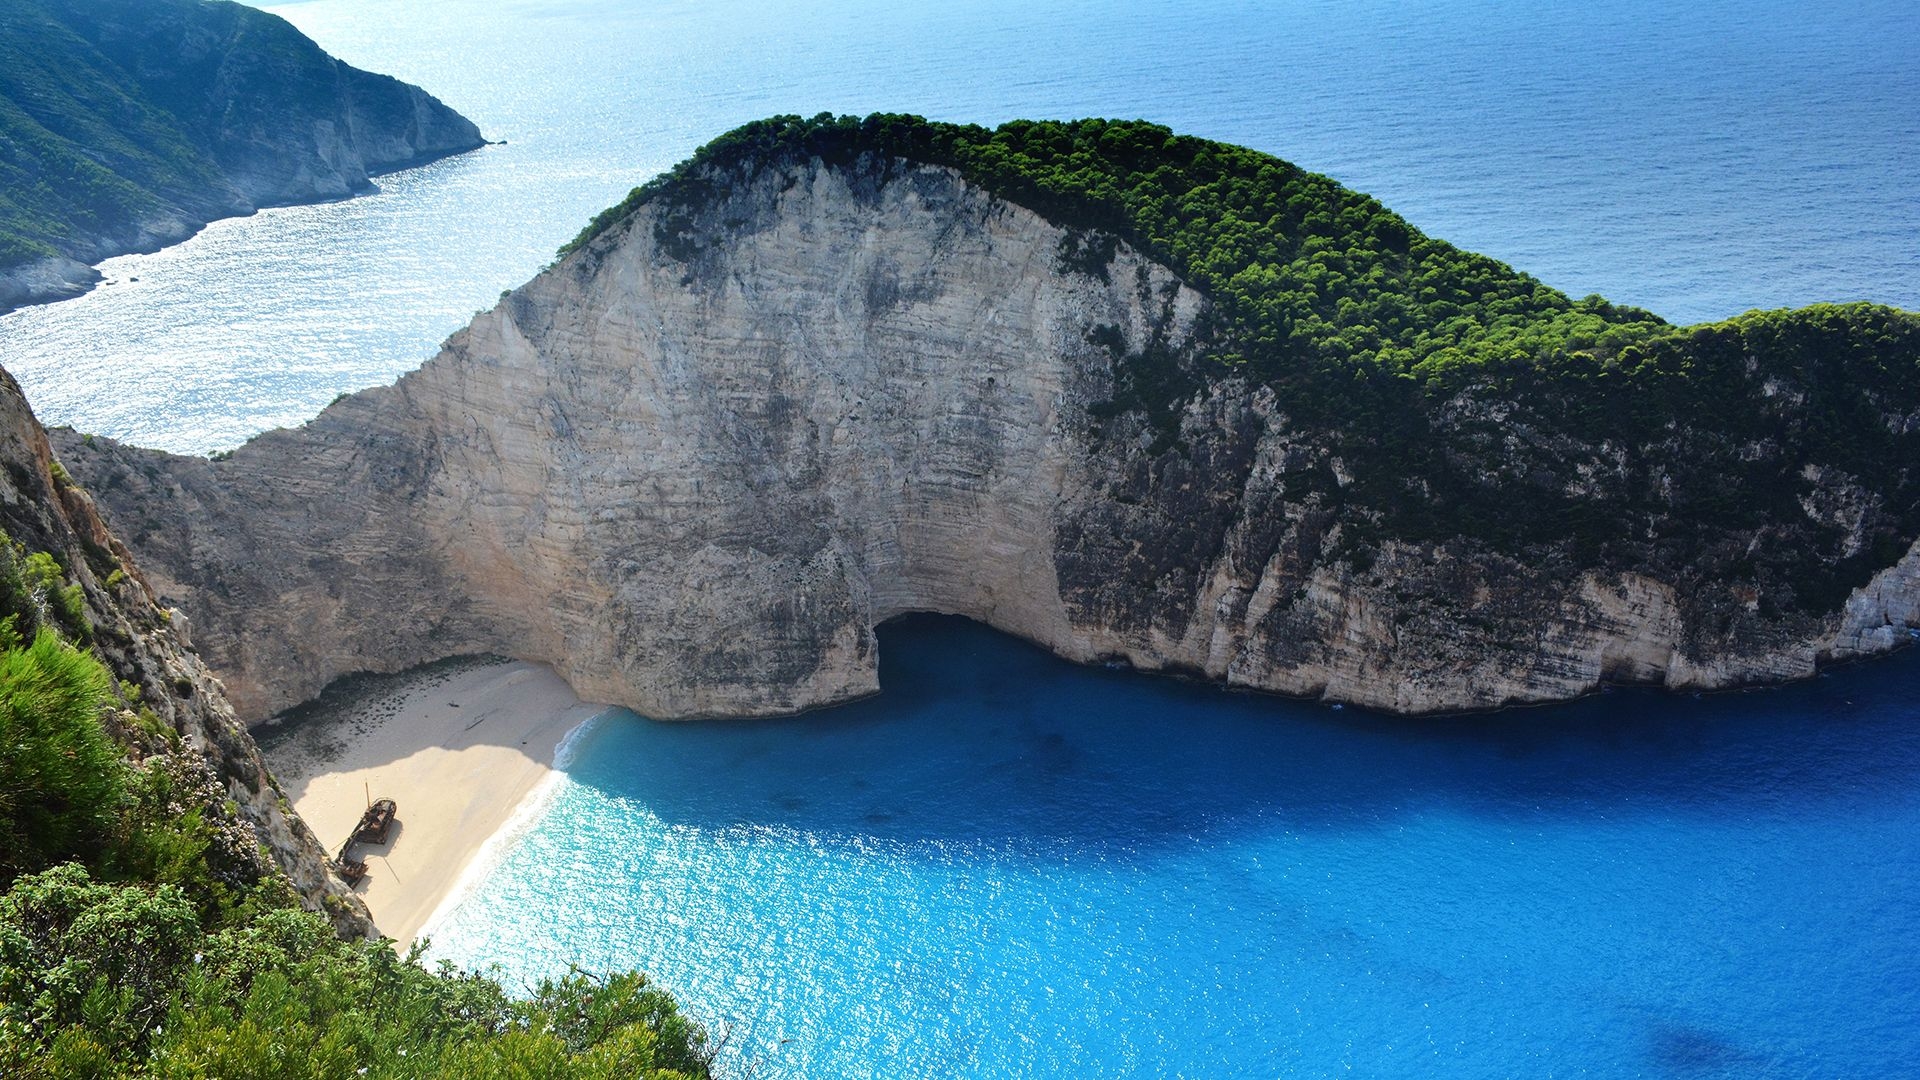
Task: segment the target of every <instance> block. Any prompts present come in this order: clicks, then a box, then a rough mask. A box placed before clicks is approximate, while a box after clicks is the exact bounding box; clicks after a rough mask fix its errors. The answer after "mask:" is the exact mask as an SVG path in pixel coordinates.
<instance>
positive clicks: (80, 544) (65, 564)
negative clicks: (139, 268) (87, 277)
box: [0, 371, 374, 937]
mask: <svg viewBox="0 0 1920 1080" xmlns="http://www.w3.org/2000/svg"><path fill="white" fill-rule="evenodd" d="M0 529H3V530H4V531H5V533H6V535H7V537H8V538H9V539H10V540H11V541H12V542H14V543H17V544H19V545H21V546H22V547H23V548H24V549H25V550H26V551H28V552H45V553H48V554H50V555H52V556H54V558H55V559H56V560H57V561H58V562H59V564H60V565H61V567H62V568H63V569H64V570H65V572H66V575H67V577H68V578H69V579H70V580H71V581H73V582H75V583H77V584H79V585H80V586H81V589H82V593H83V595H84V598H85V605H86V621H87V623H88V625H89V626H90V627H91V630H92V636H93V641H92V648H93V651H94V653H95V655H97V656H98V657H99V659H100V660H101V662H102V663H104V664H106V666H107V668H108V670H109V671H111V672H112V673H113V676H114V678H115V679H116V680H117V682H118V684H119V688H120V689H119V695H120V698H121V699H122V700H121V701H119V702H117V703H116V704H117V705H119V706H120V707H122V708H123V709H124V710H126V715H128V716H131V715H132V710H134V709H144V710H150V711H151V714H152V718H153V719H154V720H156V721H157V724H158V727H157V729H156V730H157V731H158V732H160V733H164V736H165V737H164V738H163V739H162V740H161V741H159V742H157V743H154V742H152V740H153V739H154V737H155V731H149V730H146V729H143V728H141V727H139V726H137V725H136V726H128V727H126V728H125V729H124V730H119V731H117V732H116V733H117V735H118V736H119V738H120V739H121V741H122V742H123V743H124V744H128V745H129V748H130V751H131V752H132V753H133V754H134V755H135V756H136V757H151V756H155V755H163V754H169V753H174V752H175V747H174V746H173V745H172V740H174V739H177V740H178V749H179V750H181V751H184V753H183V754H180V755H179V756H180V757H182V758H183V759H184V760H186V761H190V762H191V761H203V762H204V776H203V777H201V778H200V779H203V780H204V781H205V783H204V785H203V786H204V789H205V790H206V791H208V792H209V793H211V796H212V797H211V800H210V801H209V802H208V803H207V804H206V805H204V806H202V807H201V812H202V813H203V814H204V815H205V818H204V819H205V820H206V821H207V822H208V823H209V824H211V825H213V826H215V828H216V830H218V829H219V826H220V825H221V823H222V822H225V821H231V820H232V818H233V816H235V815H237V816H238V818H239V819H240V820H241V821H242V822H244V823H245V824H246V825H247V826H250V827H251V829H250V832H251V836H252V837H253V839H249V840H245V841H244V842H243V843H244V846H245V847H246V849H247V850H245V851H241V852H237V853H235V858H237V859H240V860H248V859H258V858H259V854H258V852H259V851H264V852H265V853H266V855H267V857H268V859H269V860H270V865H271V867H272V868H274V869H277V870H278V871H279V872H280V873H283V874H284V875H285V876H286V878H287V880H288V881H289V883H290V884H291V885H292V887H293V889H294V891H295V893H297V894H298V895H299V897H300V898H301V901H302V902H303V903H304V904H305V905H306V906H307V907H308V908H310V909H312V910H315V911H320V912H323V913H324V914H326V915H327V916H328V918H329V919H330V920H332V922H333V924H334V927H335V928H336V929H337V930H339V931H340V932H341V933H342V934H345V935H348V936H354V937H367V936H372V934H373V933H374V927H373V923H372V921H371V919H370V918H369V917H368V915H367V910H366V906H365V905H364V904H363V903H361V901H360V899H359V897H358V896H356V895H355V894H354V893H353V891H352V890H351V889H349V888H348V887H347V886H346V885H345V884H344V883H342V882H341V881H340V880H339V879H338V878H337V877H335V876H334V875H333V873H332V871H331V870H330V868H329V864H328V861H327V856H326V852H325V851H324V850H323V849H322V848H321V846H320V844H319V841H317V840H316V839H315V838H314V836H313V833H312V831H311V830H309V829H308V828H307V826H306V824H305V823H304V822H302V821H301V820H300V818H299V816H298V815H297V814H295V813H294V812H293V809H292V807H291V805H290V804H289V803H288V801H287V800H286V798H285V796H284V795H283V794H282V793H281V791H280V788H279V786H278V785H277V784H276V783H275V782H274V779H273V776H272V775H271V774H270V773H269V772H268V771H267V766H266V763H265V762H264V761H263V760H262V759H261V757H260V750H259V747H258V746H256V745H255V744H254V741H253V738H252V737H251V736H250V735H248V734H247V731H246V729H245V728H244V727H243V726H242V725H241V724H240V722H239V721H238V720H237V719H236V718H235V716H234V712H233V707H232V706H231V705H229V704H228V703H227V700H226V695H225V692H224V689H223V687H222V686H221V685H220V681H219V680H218V679H217V678H215V677H214V675H213V673H212V672H211V671H209V670H208V669H207V666H206V665H205V664H204V663H202V662H201V660H200V658H199V657H198V656H197V655H195V654H194V652H193V649H192V646H191V645H190V644H189V643H188V641H187V637H186V633H185V626H184V620H183V619H180V618H178V617H174V616H172V615H170V614H169V612H168V611H167V610H166V609H164V608H162V607H161V606H159V605H158V604H157V603H156V601H155V596H154V594H153V591H152V588H151V587H150V586H149V584H148V583H147V581H146V579H145V577H144V576H143V575H142V574H141V573H140V571H139V568H138V567H137V566H136V565H135V563H134V561H133V557H132V555H131V553H129V552H128V551H127V549H126V548H125V546H123V545H122V544H121V543H120V540H119V538H118V537H116V536H115V535H113V533H112V532H110V531H109V530H108V529H107V527H106V525H105V523H104V522H103V521H102V520H101V518H100V515H99V514H98V513H97V512H96V510H95V508H94V504H93V500H92V499H91V498H89V497H88V495H87V493H86V492H84V491H82V490H81V489H80V488H78V487H76V486H75V485H74V484H73V482H72V481H71V480H70V479H69V478H68V477H67V476H66V474H65V473H64V472H63V471H61V470H60V469H59V468H58V466H57V465H56V464H55V462H54V457H53V453H52V449H51V447H49V445H48V443H47V438H46V433H45V432H44V431H42V430H41V427H40V424H39V423H38V421H36V420H35V419H34V417H33V413H32V411H31V410H29V408H28V407H27V403H26V400H25V399H24V398H23V397H22V396H21V394H20V388H19V387H18V386H17V385H16V384H15V383H14V381H13V378H12V377H11V376H9V375H8V374H6V372H4V371H0ZM114 727H115V725H113V724H110V725H109V728H110V730H112V729H113V728H114ZM194 768H195V769H196V770H201V769H202V766H200V765H198V764H196V765H195V766H194ZM193 790H195V789H194V788H193V787H191V786H189V787H187V788H186V789H185V790H184V791H182V793H181V794H180V797H181V798H187V799H190V798H192V797H193V796H192V792H193ZM229 801H230V802H231V804H232V805H231V806H228V805H226V804H227V803H228V802H229ZM241 835H243V836H244V835H247V830H241ZM254 840H257V841H258V846H257V849H256V847H255V844H254ZM263 869H264V868H263ZM267 872H271V871H270V870H269V871H267Z"/></svg>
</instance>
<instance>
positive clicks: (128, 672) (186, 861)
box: [0, 371, 712, 1080]
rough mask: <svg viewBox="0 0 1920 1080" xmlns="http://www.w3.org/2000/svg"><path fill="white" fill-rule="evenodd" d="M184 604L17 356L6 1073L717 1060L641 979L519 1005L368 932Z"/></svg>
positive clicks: (595, 1072)
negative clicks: (233, 703)
mask: <svg viewBox="0 0 1920 1080" xmlns="http://www.w3.org/2000/svg"><path fill="white" fill-rule="evenodd" d="M184 623H185V619H184V617H182V616H179V615H177V614H174V613H171V612H169V611H168V610H167V609H165V608H162V607H159V606H157V605H156V604H155V603H154V599H153V595H152V593H151V590H150V589H149V588H148V586H147V583H146V582H145V580H144V579H143V578H142V576H141V574H140V571H139V569H138V568H137V567H136V566H135V565H134V563H133V562H132V560H131V559H130V557H129V556H128V553H127V551H126V549H125V548H124V547H123V546H121V544H120V543H119V541H118V540H117V539H116V538H115V537H114V536H113V535H112V534H111V533H109V532H108V531H107V530H106V528H105V527H104V526H103V525H102V523H101V521H100V519H99V517H98V515H97V514H96V513H95V512H94V509H93V504H92V501H91V500H90V499H89V498H88V497H87V494H86V493H85V492H84V491H82V490H80V489H79V488H78V487H77V486H75V485H74V483H73V481H72V478H71V477H70V476H68V475H67V473H66V472H65V470H64V469H62V468H61V467H60V466H59V465H58V464H56V463H55V462H54V460H53V457H52V455H51V453H50V452H49V450H48V446H47V442H46V438H45V436H44V434H43V433H42V432H41V430H40V426H39V425H38V424H37V423H36V422H35V421H34V419H33V416H32V414H31V413H30V412H29V411H28V410H27V407H26V403H25V402H24V401H23V400H22V399H21V397H20V393H19V390H18V388H17V387H15V386H14V384H13V380H12V379H11V378H9V377H8V376H7V375H6V373H5V372H4V371H0V747H4V753H0V1075H5V1076H9V1077H62V1076H89V1077H102V1078H106V1077H132V1076H141V1077H146V1076H156V1075H166V1076H260V1077H267V1076H272V1077H279V1076H327V1077H334V1076H341V1077H345V1076H356V1075H358V1076H369V1077H438V1076H462V1077H470V1078H474V1080H483V1078H489V1077H525V1076H530V1075H538V1076H552V1077H607V1076H619V1077H636V1078H646V1080H688V1078H692V1077H699V1076H705V1075H707V1067H708V1062H709V1060H710V1057H711V1053H712V1050H711V1048H710V1047H709V1046H708V1045H707V1042H706V1038H705V1035H704V1033H703V1032H702V1031H701V1030H700V1028H699V1027H698V1026H697V1025H695V1024H693V1023H692V1022H690V1021H689V1020H687V1018H686V1017H684V1016H683V1015H681V1014H680V1012H679V1010H678V1007H677V1006H676V1005H675V1003H674V1001H673V999H672V998H670V997H669V996H668V995H667V994H665V993H664V992H662V991H661V990H659V989H658V988H656V987H653V986H651V985H650V984H649V983H648V982H647V980H646V979H645V978H644V977H642V976H640V975H638V974H634V973H626V974H614V975H610V976H607V977H605V978H600V977H595V976H589V975H585V974H580V973H575V974H573V975H570V976H568V977H567V978H564V979H561V980H559V981H556V982H543V983H542V984H541V985H540V986H539V987H537V988H533V987H527V988H524V989H525V990H527V991H528V992H527V993H525V994H522V995H520V996H519V997H518V998H517V999H510V998H509V997H508V996H507V994H506V992H505V991H504V990H503V989H502V988H501V987H500V985H499V984H497V983H495V982H493V981H491V980H489V979H486V978H482V977H478V976H472V975H465V974H462V973H459V972H457V971H451V970H448V969H445V968H442V969H441V970H439V971H437V972H436V971H429V970H427V968H426V967H425V966H424V965H423V964H422V963H420V962H419V959H418V956H417V954H415V955H410V956H408V957H405V958H403V957H401V956H398V955H396V954H395V953H394V951H393V949H392V942H390V941H385V940H372V939H370V935H371V933H372V931H373V929H374V928H373V927H372V925H371V924H370V923H369V922H368V920H367V915H366V908H365V907H364V906H363V905H362V904H361V903H360V901H359V899H358V898H357V897H355V896H354V894H353V893H352V892H350V891H349V890H348V889H347V888H346V886H345V885H343V884H342V883H341V882H340V881H339V880H338V879H336V878H334V877H333V876H332V875H331V874H330V873H329V871H328V867H327V862H326V857H325V855H324V854H323V853H322V852H321V850H320V848H319V845H318V844H316V843H315V842H314V839H313V836H312V834H311V833H309V832H308V830H307V828H306V826H305V825H304V824H302V823H301V821H300V819H299V818H298V817H297V816H296V815H295V814H294V813H293V811H292V809H291V808H290V807H289V806H288V804H287V801H286V799H285V798H284V797H283V796H282V795H281V793H280V790H279V788H278V786H277V785H275V783H274V781H273V778H272V777H271V776H270V775H268V773H267V769H266V766H265V765H264V764H263V763H262V761H261V760H260V752H259V750H258V748H257V747H256V746H255V745H254V742H253V739H252V738H250V737H249V736H248V735H247V733H246V732H245V730H243V729H242V728H241V727H240V726H239V725H238V724H237V723H236V722H235V721H234V717H233V711H232V709H231V707H230V706H228V704H227V702H226V699H225V696H224V694H223V692H222V688H221V686H220V683H219V682H218V681H217V680H215V679H214V678H213V676H212V675H211V674H210V673H209V672H208V671H207V669H206V667H205V666H204V665H202V664H201V663H200V661H199V659H198V658H197V657H196V656H195V655H194V653H193V651H192V648H191V646H190V644H189V642H188V639H187V631H186V627H185V625H184ZM302 909H306V910H302Z"/></svg>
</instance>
